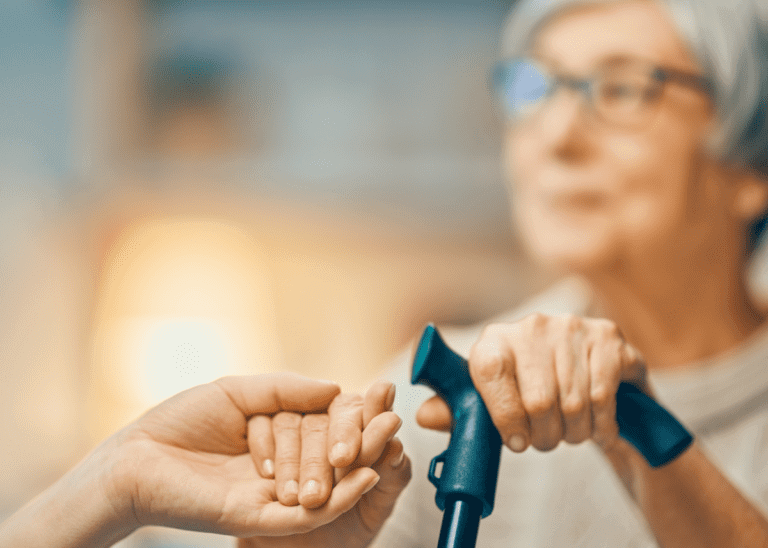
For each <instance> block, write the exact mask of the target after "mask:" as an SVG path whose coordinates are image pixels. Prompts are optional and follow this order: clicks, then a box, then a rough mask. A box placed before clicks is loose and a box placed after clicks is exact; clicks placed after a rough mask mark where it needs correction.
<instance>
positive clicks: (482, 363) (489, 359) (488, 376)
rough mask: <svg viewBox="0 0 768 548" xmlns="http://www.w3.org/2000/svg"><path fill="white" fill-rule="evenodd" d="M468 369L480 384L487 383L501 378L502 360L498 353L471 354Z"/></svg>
mask: <svg viewBox="0 0 768 548" xmlns="http://www.w3.org/2000/svg"><path fill="white" fill-rule="evenodd" d="M469 368H470V372H471V373H473V375H472V376H473V377H475V378H476V379H478V380H479V381H481V382H488V381H492V380H495V379H498V378H499V377H501V375H502V372H503V371H504V360H503V359H502V357H501V354H500V353H499V352H473V355H471V356H470V362H469Z"/></svg>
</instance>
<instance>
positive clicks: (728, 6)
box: [502, 0, 768, 177]
mask: <svg viewBox="0 0 768 548" xmlns="http://www.w3.org/2000/svg"><path fill="white" fill-rule="evenodd" d="M624 1H627V0H520V1H519V2H518V3H517V5H516V6H515V8H514V9H513V10H512V11H511V12H510V15H509V18H508V21H507V24H506V27H505V31H504V34H503V36H502V52H503V55H504V56H509V57H511V56H516V55H521V54H522V53H523V52H524V51H525V49H526V48H527V46H528V45H529V42H530V40H531V38H532V37H533V35H534V34H535V32H536V31H537V30H538V29H539V28H540V27H541V26H542V25H543V24H544V23H546V21H548V20H549V19H550V18H552V17H553V16H556V15H558V14H559V13H561V12H562V11H564V10H567V9H569V8H576V7H579V6H584V5H594V4H605V3H616V2H624ZM655 1H657V2H658V3H659V5H661V6H663V7H665V8H666V9H667V10H668V13H669V14H670V16H671V17H670V20H671V22H672V23H673V24H674V25H675V27H676V28H677V30H678V32H679V34H680V36H681V38H683V39H684V40H686V41H687V43H688V45H689V47H690V49H691V52H692V53H693V54H694V55H695V56H696V58H697V60H698V61H699V63H700V65H701V68H702V70H703V71H704V73H705V75H706V76H707V77H708V78H709V79H710V80H711V81H712V83H713V99H714V102H715V106H716V109H717V113H718V118H719V122H720V124H719V129H718V131H717V132H716V135H714V136H713V148H714V150H715V151H716V152H717V153H718V154H719V155H720V157H721V158H722V159H723V160H725V161H729V162H734V163H736V164H739V165H742V166H744V167H747V168H749V169H751V170H754V171H755V172H757V173H759V174H761V175H763V176H764V177H768V120H767V118H768V3H765V1H764V0H739V1H735V0H655Z"/></svg>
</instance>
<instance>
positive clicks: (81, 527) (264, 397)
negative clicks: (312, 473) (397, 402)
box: [0, 374, 399, 548]
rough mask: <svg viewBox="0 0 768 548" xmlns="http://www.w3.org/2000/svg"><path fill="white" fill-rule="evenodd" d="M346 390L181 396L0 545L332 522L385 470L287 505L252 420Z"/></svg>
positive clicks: (312, 386) (31, 510)
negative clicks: (259, 451) (311, 502)
mask: <svg viewBox="0 0 768 548" xmlns="http://www.w3.org/2000/svg"><path fill="white" fill-rule="evenodd" d="M339 392H340V389H339V387H338V386H337V385H335V384H333V383H328V382H324V381H317V380H311V379H307V378H304V377H299V376H297V375H288V374H277V375H263V376H248V377H226V378H223V379H220V380H218V381H215V382H212V383H209V384H206V385H202V386H197V387H195V388H192V389H190V390H187V391H185V392H182V393H180V394H177V395H176V396H174V397H172V398H170V399H169V400H167V401H165V402H163V403H161V404H160V405H158V406H157V407H155V408H153V409H151V410H150V411H149V412H147V413H146V414H145V415H144V416H142V417H141V418H139V419H138V420H137V421H135V422H133V423H132V424H130V425H128V426H127V427H125V428H124V429H122V430H121V431H119V432H118V433H116V434H115V435H113V436H112V437H110V438H109V439H108V440H106V441H105V442H104V443H103V444H102V445H100V446H99V447H98V448H97V449H95V450H94V451H93V452H92V453H91V454H90V455H89V456H88V457H86V458H85V459H84V460H83V461H82V462H81V463H80V464H79V465H78V466H77V467H75V468H74V469H73V470H71V471H70V472H69V473H67V474H66V475H65V476H64V477H63V478H62V479H61V480H59V481H58V482H57V483H56V484H55V485H54V486H52V487H51V488H50V489H48V490H47V491H45V492H44V493H43V494H41V495H40V496H39V497H37V498H36V499H35V500H33V501H32V502H31V503H30V504H28V505H27V506H26V507H24V508H23V509H22V510H20V511H19V512H17V513H16V514H15V515H14V516H12V517H11V518H10V519H9V520H7V521H6V522H5V523H4V524H2V525H0V546H1V547H6V546H8V547H10V546H26V547H30V548H32V547H37V546H41V547H42V546H57V547H79V546H89V547H94V546H109V545H111V544H112V543H114V542H116V541H117V540H120V538H123V537H125V536H127V535H128V534H130V533H131V532H132V531H133V530H135V529H137V528H139V527H141V526H143V525H163V526H168V527H176V528H183V529H191V530H199V531H208V532H216V533H222V534H230V535H236V536H252V535H289V534H293V533H298V532H306V531H309V530H312V529H314V528H317V527H320V526H322V525H324V524H326V523H329V522H331V521H333V520H335V519H337V518H338V517H339V516H341V515H342V514H344V513H345V512H347V511H349V510H350V509H351V508H353V507H354V506H355V504H356V503H358V501H359V500H360V497H361V496H362V495H363V493H366V492H368V491H370V489H371V488H372V486H373V485H375V484H376V482H377V481H378V479H379V478H378V473H377V472H375V471H374V470H373V469H371V468H370V467H368V466H366V465H363V466H360V467H358V468H356V469H355V470H353V471H351V472H350V473H349V474H347V475H346V476H344V477H343V478H340V480H339V481H338V483H337V484H336V485H335V486H334V488H333V490H332V491H331V492H330V493H329V494H328V497H327V500H326V501H325V503H324V504H322V506H320V507H318V508H307V507H305V506H301V505H286V504H283V503H282V502H280V500H279V498H278V496H277V490H276V488H275V480H274V479H273V478H271V477H264V475H262V474H261V473H260V470H259V468H258V467H257V466H255V465H254V459H253V456H252V454H251V453H250V449H251V448H249V437H248V421H249V419H251V417H253V416H254V415H263V414H266V415H275V416H278V414H279V413H281V412H284V411H288V412H295V413H318V414H323V413H327V412H328V409H329V406H330V405H331V403H332V402H334V401H335V398H336V397H337V396H338V395H339ZM313 420H314V419H313ZM331 422H332V421H331ZM397 426H399V421H398V423H397ZM362 429H363V425H362V424H360V425H359V430H360V431H358V432H356V433H354V434H355V436H362V432H361V431H362ZM352 430H354V429H351V430H350V431H352ZM382 435H389V432H385V433H384V434H382ZM251 441H252V440H251ZM352 444H353V445H354V441H353V443H352ZM374 460H375V459H374ZM369 464H373V461H371V462H370V463H369Z"/></svg>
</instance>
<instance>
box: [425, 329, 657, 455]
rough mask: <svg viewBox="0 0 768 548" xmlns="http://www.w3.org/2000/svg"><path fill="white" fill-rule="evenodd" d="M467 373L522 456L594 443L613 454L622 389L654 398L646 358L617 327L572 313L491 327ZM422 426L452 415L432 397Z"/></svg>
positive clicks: (443, 424)
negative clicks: (627, 386) (528, 451)
mask: <svg viewBox="0 0 768 548" xmlns="http://www.w3.org/2000/svg"><path fill="white" fill-rule="evenodd" d="M469 372H470V375H471V377H472V381H473V382H474V384H475V387H476V388H477V391H478V392H479V393H480V396H481V397H482V398H483V401H484V402H485V405H486V407H487V408H488V412H489V413H490V415H491V418H492V419H493V422H494V424H495V425H496V428H497V429H498V430H499V433H500V434H501V439H502V440H503V441H504V444H505V445H506V446H507V447H509V448H510V449H512V450H513V451H516V452H521V451H524V450H525V449H526V448H527V447H528V446H529V445H532V446H533V447H535V448H536V449H539V450H541V451H548V450H551V449H553V448H555V447H556V446H557V445H558V443H560V441H561V440H565V441H566V442H567V443H572V444H576V443H581V442H583V441H585V440H588V439H592V440H594V441H595V442H597V443H598V445H600V446H601V447H602V448H603V449H604V450H607V449H608V448H610V447H612V446H613V445H614V443H615V442H616V441H617V439H618V431H619V430H618V423H617V422H616V393H617V391H618V388H619V384H620V383H621V382H622V381H626V382H631V383H633V384H635V385H636V386H638V387H639V388H640V389H641V390H644V391H646V393H648V386H647V383H646V376H645V364H644V362H643V359H642V357H641V356H640V354H639V352H638V351H637V350H636V349H635V348H634V347H632V346H631V345H630V344H629V343H627V342H626V341H625V340H624V337H623V336H622V334H621V332H620V331H619V329H618V327H617V326H616V324H614V323H613V322H611V321H609V320H603V319H593V318H581V317H577V316H573V315H564V316H545V315H542V314H533V315H530V316H527V317H526V318H524V319H523V320H521V321H519V322H515V323H511V324H496V325H490V326H488V327H486V328H485V330H484V331H483V333H482V335H481V336H480V338H479V339H478V340H477V341H476V342H475V344H474V345H473V347H472V350H471V352H470V356H469ZM417 421H418V422H419V424H421V425H422V426H425V427H427V428H433V429H440V430H445V429H449V428H450V421H451V416H450V410H449V409H448V406H447V405H446V404H445V403H444V402H443V401H442V400H440V399H439V398H438V397H434V398H431V399H430V400H427V401H426V402H424V404H423V405H422V406H421V408H420V409H419V412H418V414H417Z"/></svg>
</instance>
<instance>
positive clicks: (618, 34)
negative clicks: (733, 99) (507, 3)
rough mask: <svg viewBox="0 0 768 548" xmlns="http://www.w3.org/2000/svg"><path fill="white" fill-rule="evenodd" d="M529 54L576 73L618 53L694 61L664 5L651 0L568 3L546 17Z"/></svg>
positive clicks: (672, 62) (682, 64)
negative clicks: (565, 6)
mask: <svg viewBox="0 0 768 548" xmlns="http://www.w3.org/2000/svg"><path fill="white" fill-rule="evenodd" d="M532 49H533V53H534V54H535V55H536V56H537V57H540V58H542V59H543V60H545V61H548V62H550V63H552V64H554V65H555V66H557V67H559V68H561V69H565V70H569V71H574V72H584V71H589V70H591V69H593V68H594V67H595V66H596V65H598V64H600V63H601V62H603V61H605V60H607V59H610V58H616V57H629V58H633V57H636V58H640V59H647V60H650V61H653V62H655V63H658V64H660V65H664V66H670V67H676V68H679V69H683V70H696V69H697V68H698V65H697V63H696V61H695V60H694V58H693V56H692V55H691V53H690V51H689V50H688V48H687V46H686V44H685V42H684V41H683V40H682V39H681V38H680V36H679V35H678V33H677V30H676V29H675V27H674V25H673V24H672V23H671V21H670V18H669V16H668V14H667V13H666V12H665V11H664V9H663V8H662V7H661V6H660V5H659V4H657V3H656V2H652V1H649V0H636V1H627V2H614V3H605V4H591V5H581V6H577V7H572V8H569V9H567V10H566V11H563V12H561V13H559V14H556V15H555V16H554V17H553V18H551V19H549V20H547V21H546V22H545V23H544V25H543V26H542V27H541V28H540V29H539V30H538V32H537V33H536V35H535V36H534V39H533V42H532Z"/></svg>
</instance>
